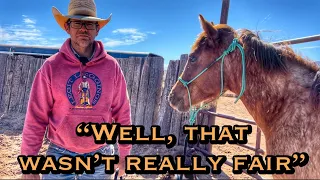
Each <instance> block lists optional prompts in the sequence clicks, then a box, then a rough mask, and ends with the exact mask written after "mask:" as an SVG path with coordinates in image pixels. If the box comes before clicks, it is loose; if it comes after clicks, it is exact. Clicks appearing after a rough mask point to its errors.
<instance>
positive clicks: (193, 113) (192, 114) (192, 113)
mask: <svg viewBox="0 0 320 180" xmlns="http://www.w3.org/2000/svg"><path fill="white" fill-rule="evenodd" d="M237 47H238V48H239V50H240V52H241V58H242V87H241V92H240V94H239V96H238V97H237V99H236V101H235V103H236V102H237V101H238V100H239V99H240V97H241V96H242V95H243V93H244V90H245V87H246V78H245V74H246V70H245V56H244V50H243V48H242V46H241V45H240V44H239V42H238V39H237V38H234V39H233V41H232V43H231V44H230V46H229V47H228V49H226V50H225V51H224V52H223V53H222V55H221V56H220V57H219V58H217V59H216V60H215V61H213V62H212V63H210V64H209V66H208V67H206V68H205V69H204V70H202V71H201V72H200V73H199V74H198V75H197V76H196V77H194V78H193V79H191V80H190V81H189V82H188V81H185V80H183V79H182V78H181V76H180V77H179V78H178V79H179V81H180V82H181V83H182V84H183V86H184V87H186V88H187V91H188V98H189V104H190V120H189V122H190V124H191V125H193V124H194V122H195V119H196V117H197V114H198V112H199V111H200V110H201V109H202V108H203V107H204V106H205V105H203V106H201V107H200V108H199V109H198V110H197V109H196V108H192V105H191V104H192V103H191V94H190V91H189V87H188V85H189V84H190V83H191V82H192V81H194V80H195V79H197V78H198V77H199V76H201V75H202V74H203V73H204V72H205V71H207V70H208V69H209V68H210V67H211V66H212V65H213V64H214V63H216V62H217V61H219V60H220V59H222V60H221V90H220V95H219V97H220V96H222V95H223V87H224V85H223V63H224V57H225V56H227V55H228V54H229V53H231V52H232V51H234V50H235V49H236V48H237Z"/></svg>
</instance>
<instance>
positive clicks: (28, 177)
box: [21, 174, 40, 179]
mask: <svg viewBox="0 0 320 180" xmlns="http://www.w3.org/2000/svg"><path fill="white" fill-rule="evenodd" d="M21 179H40V175H39V174H22V177H21Z"/></svg>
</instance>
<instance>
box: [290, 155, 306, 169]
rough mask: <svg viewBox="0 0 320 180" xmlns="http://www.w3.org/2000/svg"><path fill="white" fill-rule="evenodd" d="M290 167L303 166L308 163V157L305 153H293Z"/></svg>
mask: <svg viewBox="0 0 320 180" xmlns="http://www.w3.org/2000/svg"><path fill="white" fill-rule="evenodd" d="M292 158H293V161H292V166H300V167H302V166H305V165H306V164H307V163H308V162H309V155H308V154H307V153H305V152H303V153H293V154H292Z"/></svg>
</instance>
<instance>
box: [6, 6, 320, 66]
mask: <svg viewBox="0 0 320 180" xmlns="http://www.w3.org/2000/svg"><path fill="white" fill-rule="evenodd" d="M0 2H1V6H0V44H14V45H37V46H42V47H44V46H48V47H60V46H61V44H62V43H63V42H64V41H65V40H66V39H67V38H68V37H69V36H68V34H67V33H66V32H64V31H63V30H62V29H61V28H60V27H59V25H58V24H57V23H56V21H55V19H54V17H53V15H52V11H51V8H52V6H55V7H57V8H58V9H59V11H60V12H61V13H62V14H67V10H68V4H69V0H31V1H26V0H16V1H9V0H0ZM95 3H96V5H97V14H98V17H100V18H108V17H109V15H110V14H111V13H112V19H111V21H110V23H109V24H107V25H106V26H105V27H104V28H103V29H101V30H100V32H99V35H98V36H97V37H96V40H100V41H102V42H103V43H104V46H105V49H106V50H120V51H136V52H150V53H154V54H157V55H160V56H162V57H163V58H164V60H165V65H167V64H169V61H170V60H177V59H180V56H181V55H182V54H188V53H189V52H190V50H191V46H192V44H193V43H194V42H195V40H196V38H197V36H198V34H199V33H201V32H202V29H201V26H200V22H199V14H202V15H203V16H204V18H205V19H207V20H208V21H213V22H214V23H215V24H218V23H219V21H220V14H221V7H222V0H201V1H200V0H175V1H173V0H95ZM319 19H320V0H230V7H229V16H228V25H230V26H231V27H233V28H234V29H241V28H246V29H249V30H252V31H259V34H260V36H261V38H262V39H263V40H264V41H266V42H276V41H281V40H287V39H294V38H301V37H306V36H313V35H318V34H320V20H319ZM292 47H293V49H294V50H295V51H297V52H298V53H299V54H300V55H302V56H304V57H308V58H309V59H311V60H313V61H320V41H315V42H309V43H303V44H299V45H292Z"/></svg>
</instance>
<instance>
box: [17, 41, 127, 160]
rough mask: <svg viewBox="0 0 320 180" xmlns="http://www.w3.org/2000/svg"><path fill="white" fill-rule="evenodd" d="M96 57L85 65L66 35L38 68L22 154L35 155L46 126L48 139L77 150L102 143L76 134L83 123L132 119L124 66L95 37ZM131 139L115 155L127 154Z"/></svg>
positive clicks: (73, 150)
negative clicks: (65, 38) (74, 51)
mask: <svg viewBox="0 0 320 180" xmlns="http://www.w3.org/2000/svg"><path fill="white" fill-rule="evenodd" d="M94 43H95V54H94V57H93V58H92V59H91V60H90V62H88V63H87V64H86V66H83V65H82V63H81V62H80V61H79V60H78V59H77V57H76V56H75V54H74V53H73V51H72V49H71V48H70V38H69V39H67V40H66V41H65V42H64V44H63V45H62V47H61V49H60V50H59V52H58V53H56V54H54V55H53V56H51V57H49V58H48V59H47V60H46V61H45V62H44V64H43V65H42V66H41V68H40V69H39V70H38V71H37V73H36V75H35V78H34V81H33V84H32V89H31V92H30V97H29V102H28V107H27V112H26V118H25V124H24V127H23V132H22V144H21V154H22V155H38V152H39V150H40V148H41V145H42V140H43V137H44V134H45V131H46V127H48V132H47V133H48V134H47V137H48V139H49V140H50V141H51V142H52V143H54V144H56V145H58V146H61V147H63V148H65V149H68V150H70V151H72V152H76V153H81V154H83V153H88V152H92V151H95V150H97V149H99V148H101V147H102V146H103V145H104V144H95V143H94V138H93V136H89V137H86V136H81V137H80V136H77V134H76V127H77V125H78V124H80V123H81V122H85V123H89V122H92V123H112V122H113V120H114V122H115V123H119V124H121V125H131V117H130V114H131V113H130V102H129V98H128V94H127V87H126V81H125V78H124V75H123V72H122V70H121V68H120V66H119V64H118V62H117V60H116V59H114V58H113V57H112V56H110V55H108V54H107V53H106V52H105V50H104V47H103V44H102V42H100V41H95V42H94ZM131 148H132V145H130V144H118V149H119V156H120V157H125V156H127V155H129V154H130V150H131Z"/></svg>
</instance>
